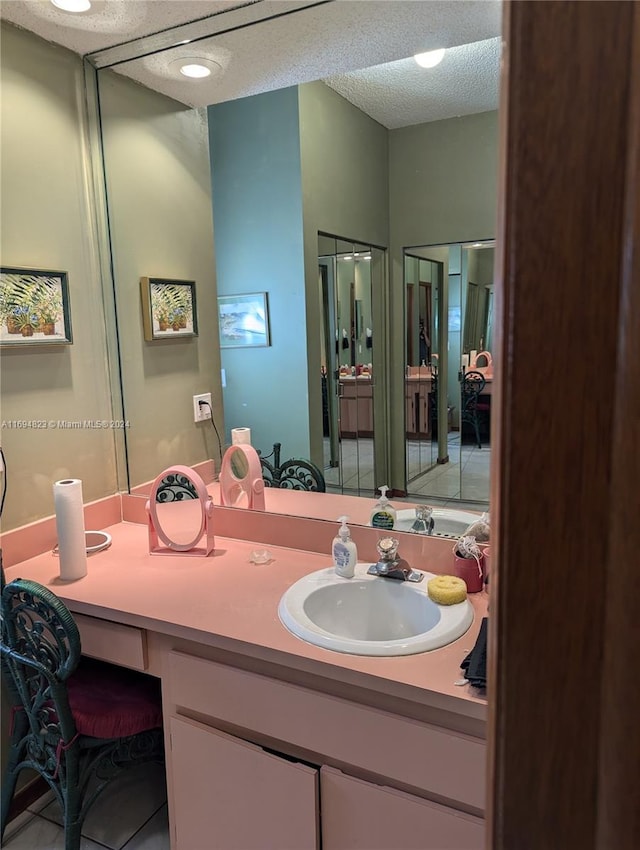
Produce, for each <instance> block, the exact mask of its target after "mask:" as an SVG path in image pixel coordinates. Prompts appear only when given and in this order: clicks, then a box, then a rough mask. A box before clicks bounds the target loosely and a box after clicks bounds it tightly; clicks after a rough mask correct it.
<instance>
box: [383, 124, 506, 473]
mask: <svg viewBox="0 0 640 850" xmlns="http://www.w3.org/2000/svg"><path fill="white" fill-rule="evenodd" d="M497 165H498V113H497V112H481V113H479V114H476V115H467V116H464V117H462V118H450V119H447V120H446V121H433V122H430V123H428V124H418V125H416V126H413V127H402V128H400V129H398V130H391V131H390V132H389V211H390V245H391V249H390V259H391V296H390V303H389V311H390V322H391V326H392V327H393V328H394V329H395V330H396V332H395V333H392V334H391V336H390V346H391V354H390V360H391V362H392V364H393V374H392V376H391V379H390V384H391V395H390V399H391V405H390V416H391V432H392V434H398V435H399V434H401V433H402V429H403V427H404V410H403V404H404V398H403V392H404V390H403V378H402V375H403V372H402V370H403V363H404V353H403V348H404V338H403V333H402V332H400V331H399V329H400V328H402V327H403V323H404V287H403V249H404V248H405V247H409V246H415V245H445V244H448V243H455V242H458V243H460V242H471V241H475V240H478V239H486V238H490V237H493V236H495V232H496V206H497V199H498V185H497ZM413 253H416V252H415V251H414V252H413ZM434 259H435V257H434ZM446 278H447V275H446V270H445V280H446ZM441 366H444V364H443V363H442V362H441ZM404 465H405V454H404V445H403V443H402V442H401V441H400V439H393V440H392V444H391V468H392V476H391V480H390V481H389V485H390V486H392V487H397V488H401V487H402V486H403V482H404Z"/></svg>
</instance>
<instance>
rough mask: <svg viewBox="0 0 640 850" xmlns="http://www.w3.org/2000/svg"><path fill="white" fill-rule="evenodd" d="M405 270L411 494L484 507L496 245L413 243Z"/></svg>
mask: <svg viewBox="0 0 640 850" xmlns="http://www.w3.org/2000/svg"><path fill="white" fill-rule="evenodd" d="M404 272H405V299H406V322H405V327H406V333H405V337H406V346H407V369H406V377H405V383H406V386H407V391H406V396H407V407H406V423H407V425H406V432H407V447H406V463H407V490H408V493H409V495H415V496H416V497H426V498H428V499H431V500H432V501H435V500H437V501H438V502H442V503H445V504H446V503H448V502H449V501H452V502H453V501H455V502H457V503H459V502H465V503H468V504H469V505H470V506H472V507H473V506H476V505H477V506H480V507H485V506H487V505H488V503H489V483H490V482H489V469H490V465H491V402H492V387H493V367H494V363H493V356H492V352H491V341H492V327H493V275H494V242H493V240H482V241H477V242H472V243H463V244H460V243H454V244H451V245H431V246H417V247H416V246H414V247H412V248H408V249H406V250H405V255H404ZM416 293H417V294H416ZM443 303H445V304H446V310H444V309H443V308H442V305H443ZM443 349H446V351H447V360H446V366H445V368H444V369H443V368H442V365H443V364H442V362H441V360H442V358H441V357H440V353H441V352H442V350H443ZM439 410H440V416H439V415H438V414H439ZM443 422H444V423H446V424H445V427H442V423H443ZM439 425H440V426H441V427H440V428H439V427H438V426H439Z"/></svg>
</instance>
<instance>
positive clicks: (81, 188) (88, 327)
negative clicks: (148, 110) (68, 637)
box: [0, 24, 117, 531]
mask: <svg viewBox="0 0 640 850" xmlns="http://www.w3.org/2000/svg"><path fill="white" fill-rule="evenodd" d="M1 35H2V54H1V81H0V84H1V106H0V108H1V119H2V121H1V133H2V135H1V149H2V152H1V156H2V159H1V166H2V169H1V204H2V208H1V220H2V230H1V241H0V246H1V253H2V264H3V265H7V266H17V267H32V268H37V269H52V270H62V271H66V272H68V275H69V297H70V307H71V321H72V330H73V345H64V346H55V347H54V346H47V347H46V348H45V347H42V346H40V347H38V346H30V347H29V348H21V349H20V350H11V349H7V348H4V349H2V351H1V352H0V380H1V384H0V388H1V405H2V410H1V419H2V422H3V428H2V433H1V435H0V439H1V440H2V447H3V449H4V451H5V454H6V456H7V468H8V478H7V482H8V490H7V498H6V502H5V510H4V514H3V518H2V528H3V530H4V531H7V530H9V529H11V528H14V527H16V526H20V525H23V524H25V523H28V522H31V521H33V520H36V519H38V518H40V517H43V516H48V515H52V514H53V513H54V506H53V492H52V484H53V482H54V481H57V480H59V479H61V478H69V477H73V478H81V479H82V482H83V495H84V498H85V501H92V500H94V499H98V498H101V497H103V496H106V495H108V494H110V493H113V492H115V491H116V489H117V483H116V461H115V458H116V452H115V448H114V439H115V438H116V435H115V432H114V431H112V430H96V429H89V428H80V429H75V428H74V429H62V428H58V427H52V426H49V427H46V428H16V427H9V423H12V422H29V421H32V420H36V421H44V422H45V423H48V422H49V421H50V420H51V421H53V422H56V423H57V421H58V420H62V421H76V420H78V421H79V420H89V419H90V420H111V419H112V418H114V416H113V413H112V405H111V391H110V384H109V374H108V370H107V350H106V339H105V323H104V314H103V303H102V287H101V280H100V272H99V266H98V258H97V254H96V243H95V238H94V230H93V207H92V198H91V191H90V182H89V179H88V171H87V145H86V141H85V125H84V120H83V113H82V103H83V92H82V86H83V75H82V62H81V60H80V59H79V57H77V56H75V55H74V54H72V53H70V52H69V51H67V50H64V49H63V48H59V47H55V46H53V45H51V44H48V43H47V42H45V41H42V40H40V39H38V38H36V37H35V36H32V35H31V34H30V33H27V32H24V31H22V30H18V29H15V28H13V27H11V26H8V25H5V24H3V25H2V33H1Z"/></svg>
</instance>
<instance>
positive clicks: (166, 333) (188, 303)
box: [140, 277, 198, 342]
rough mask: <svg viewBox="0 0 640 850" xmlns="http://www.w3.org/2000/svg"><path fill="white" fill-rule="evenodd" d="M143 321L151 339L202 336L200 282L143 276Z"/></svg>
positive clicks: (148, 337)
mask: <svg viewBox="0 0 640 850" xmlns="http://www.w3.org/2000/svg"><path fill="white" fill-rule="evenodd" d="M140 289H141V294H142V324H143V327H144V338H145V339H146V340H147V342H154V341H156V340H159V339H181V338H183V337H192V336H198V315H197V311H196V285H195V282H194V281H192V280H169V279H167V278H162V277H143V278H140Z"/></svg>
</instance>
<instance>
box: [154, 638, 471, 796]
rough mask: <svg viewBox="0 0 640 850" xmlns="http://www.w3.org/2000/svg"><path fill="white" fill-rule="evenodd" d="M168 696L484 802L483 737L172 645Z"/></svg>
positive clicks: (437, 790) (440, 791) (329, 754)
mask: <svg viewBox="0 0 640 850" xmlns="http://www.w3.org/2000/svg"><path fill="white" fill-rule="evenodd" d="M168 686H169V688H168V695H169V700H170V701H171V702H172V703H173V704H174V705H175V706H176V710H177V712H178V713H180V709H181V708H182V709H183V710H184V711H193V712H197V713H198V715H201V716H204V717H210V718H211V719H212V721H214V722H215V721H221V722H224V723H228V724H231V725H232V726H234V727H236V728H239V729H246V730H249V731H253V732H255V733H257V734H259V735H262V736H267V737H269V738H271V739H274V740H277V741H282V742H284V743H289V744H291V745H293V746H294V747H296V748H301V749H304V750H307V751H309V752H311V753H317V754H318V755H319V756H320V757H322V756H324V757H325V758H326V759H327V760H331V761H334V762H336V763H342V764H349V765H353V766H355V767H359V768H360V769H362V770H366V771H369V772H371V773H375V774H378V775H380V776H384V777H387V778H389V779H392V780H395V781H396V782H399V783H404V784H406V785H410V786H413V787H415V788H418V789H422V790H424V791H427V792H430V793H432V794H434V795H437V796H438V797H441V798H443V799H446V800H452V801H458V802H460V803H463V804H464V805H466V806H468V807H472V808H473V809H475V810H477V811H478V812H482V811H483V810H484V805H485V756H486V747H485V744H484V741H481V740H479V739H477V738H472V737H470V736H466V735H462V734H459V733H456V732H451V731H449V730H446V729H443V728H440V727H437V726H431V725H429V724H426V723H421V722H419V721H417V720H412V719H410V718H406V717H401V716H398V715H393V714H389V713H388V712H385V711H380V710H379V709H375V708H369V707H368V706H363V705H360V704H357V703H352V702H349V701H348V700H344V699H341V698H339V697H333V696H329V695H327V694H323V693H320V692H318V691H312V690H309V689H308V688H303V687H300V686H298V685H291V684H289V683H287V682H281V681H279V680H275V679H270V678H268V677H266V676H262V675H260V674H257V673H249V672H247V671H245V670H238V669H236V668H233V667H227V666H226V665H224V664H219V663H217V662H214V661H208V660H205V659H201V658H197V657H195V656H191V655H186V654H184V653H180V652H171V653H170V654H169V663H168Z"/></svg>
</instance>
